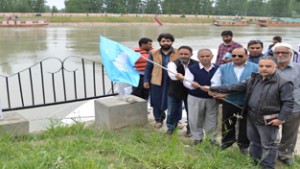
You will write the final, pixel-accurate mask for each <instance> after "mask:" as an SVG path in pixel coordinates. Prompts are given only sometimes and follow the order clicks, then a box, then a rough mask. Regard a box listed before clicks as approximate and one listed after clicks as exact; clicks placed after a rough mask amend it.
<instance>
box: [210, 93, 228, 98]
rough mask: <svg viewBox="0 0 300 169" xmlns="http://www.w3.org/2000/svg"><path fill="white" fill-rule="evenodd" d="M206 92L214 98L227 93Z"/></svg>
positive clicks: (221, 96)
mask: <svg viewBox="0 0 300 169" xmlns="http://www.w3.org/2000/svg"><path fill="white" fill-rule="evenodd" d="M208 94H209V95H210V96H212V97H213V98H215V99H224V98H225V97H226V96H227V95H228V94H225V93H217V92H212V91H209V92H208Z"/></svg>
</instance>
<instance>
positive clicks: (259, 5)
mask: <svg viewBox="0 0 300 169" xmlns="http://www.w3.org/2000/svg"><path fill="white" fill-rule="evenodd" d="M266 5H267V4H266V3H265V2H264V0H248V5H247V15H248V16H267V15H268V13H267V9H268V8H267V6H266Z"/></svg>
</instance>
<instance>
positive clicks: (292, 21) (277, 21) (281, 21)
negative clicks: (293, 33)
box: [256, 18, 300, 27]
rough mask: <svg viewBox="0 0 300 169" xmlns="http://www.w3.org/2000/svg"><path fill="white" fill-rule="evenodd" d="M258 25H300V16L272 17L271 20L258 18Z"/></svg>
mask: <svg viewBox="0 0 300 169" xmlns="http://www.w3.org/2000/svg"><path fill="white" fill-rule="evenodd" d="M256 25H258V26H261V27H268V26H288V27H300V18H272V19H271V20H258V21H257V23H256Z"/></svg>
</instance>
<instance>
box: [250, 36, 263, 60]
mask: <svg viewBox="0 0 300 169" xmlns="http://www.w3.org/2000/svg"><path fill="white" fill-rule="evenodd" d="M263 49H264V45H263V43H262V41H260V40H250V41H249V42H248V51H249V53H250V54H249V57H248V60H249V61H250V62H253V63H256V64H258V61H259V58H260V57H262V56H264V54H263V53H262V51H263Z"/></svg>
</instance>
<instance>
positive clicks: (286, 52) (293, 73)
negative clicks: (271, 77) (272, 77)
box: [273, 43, 300, 165]
mask: <svg viewBox="0 0 300 169" xmlns="http://www.w3.org/2000/svg"><path fill="white" fill-rule="evenodd" d="M273 54H274V57H276V58H277V60H278V69H277V72H278V73H279V75H280V76H281V77H283V78H285V79H288V80H290V81H292V82H293V84H294V108H293V111H292V112H291V113H289V114H287V116H286V120H285V123H284V124H283V125H282V138H281V142H280V145H279V152H278V158H279V160H280V161H282V162H283V163H284V164H286V165H292V164H293V160H292V156H293V152H294V149H295V145H296V142H297V138H298V129H299V124H300V64H298V63H295V62H293V61H292V56H293V48H292V46H291V45H290V44H287V43H277V44H276V45H275V46H274V53H273Z"/></svg>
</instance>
